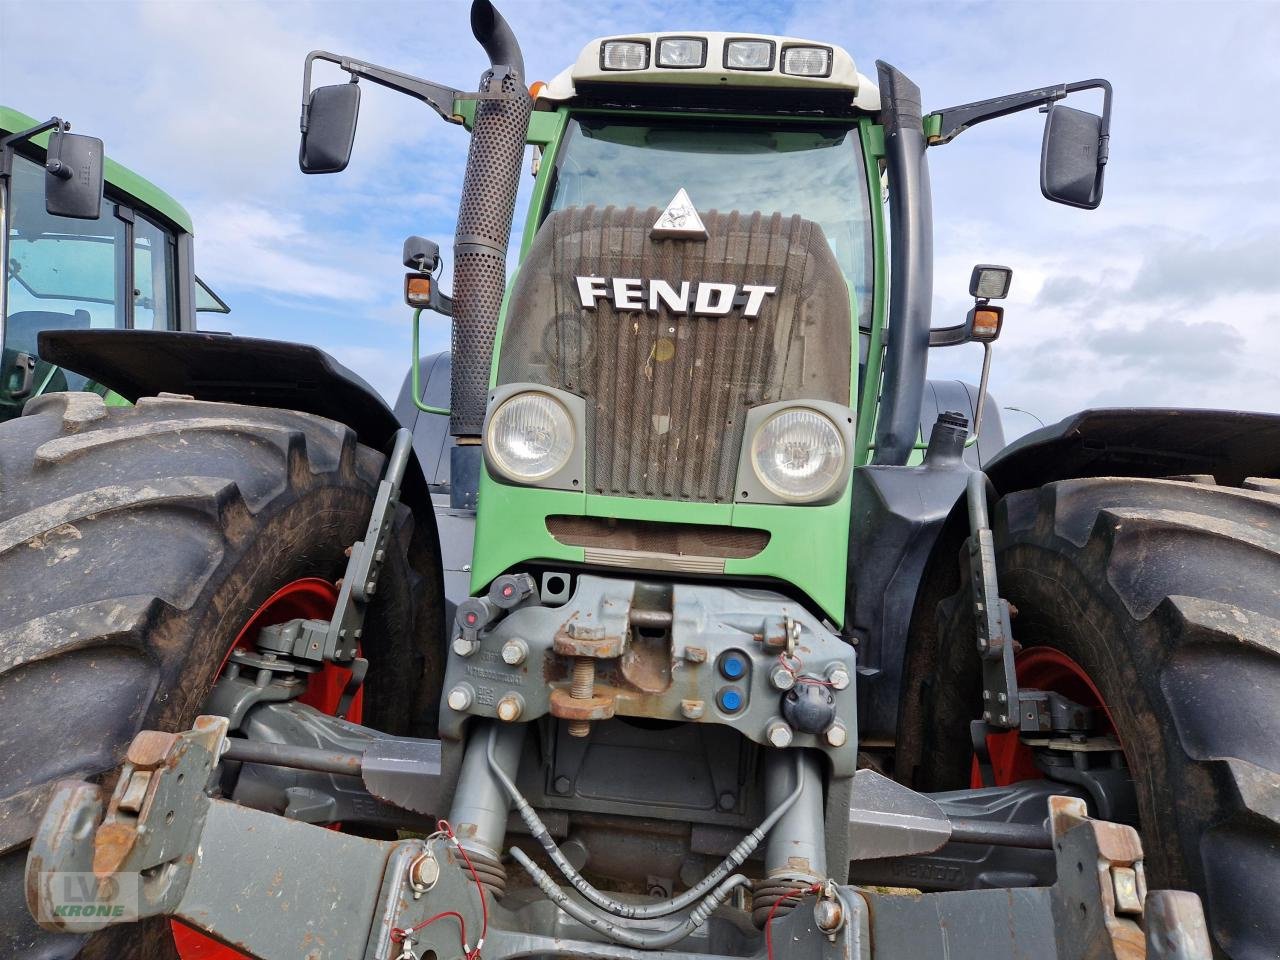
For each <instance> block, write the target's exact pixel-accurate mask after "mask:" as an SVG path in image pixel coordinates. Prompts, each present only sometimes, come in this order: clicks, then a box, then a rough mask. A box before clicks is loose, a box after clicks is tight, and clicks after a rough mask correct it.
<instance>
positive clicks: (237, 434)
mask: <svg viewBox="0 0 1280 960" xmlns="http://www.w3.org/2000/svg"><path fill="white" fill-rule="evenodd" d="M383 463H384V457H383V455H382V454H381V453H379V452H377V451H375V450H372V449H370V448H368V447H365V446H362V445H361V444H359V443H358V442H357V441H356V438H355V434H354V433H353V432H352V431H351V430H350V429H348V428H347V427H345V426H343V425H341V424H338V423H334V422H332V421H329V420H325V419H322V418H320V417H316V416H311V415H309V414H302V413H295V412H292V411H286V410H274V409H264V408H258V407H248V406H239V405H235V404H224V403H204V402H199V401H195V400H191V399H189V398H186V397H176V396H166V395H161V396H160V397H153V398H144V399H142V400H140V401H139V402H138V404H137V406H136V407H108V406H106V405H105V404H104V403H103V401H102V399H101V398H100V397H98V396H97V395H96V394H92V393H61V394H52V395H49V396H44V397H40V398H39V399H37V400H34V401H32V402H31V403H30V404H28V405H27V408H26V410H25V412H24V415H23V416H22V417H20V418H18V419H16V420H13V421H11V422H9V423H7V424H5V425H4V427H3V428H0V584H3V590H0V956H3V957H6V958H11V957H12V958H23V960H34V958H40V960H52V958H55V957H56V958H61V957H72V956H81V957H111V958H135V957H146V958H158V957H168V956H173V955H174V954H173V940H172V937H171V936H170V935H168V925H167V922H163V921H155V920H153V921H147V922H146V923H143V924H141V925H139V926H134V925H127V926H124V927H115V928H111V929H109V930H106V931H103V932H102V933H98V934H95V935H93V936H91V937H90V938H88V940H87V941H86V940H85V939H84V938H81V937H75V936H67V935H54V934H49V933H45V932H44V931H42V930H40V929H39V928H38V927H36V926H35V924H34V922H33V920H32V919H31V917H30V915H29V914H28V912H27V907H26V903H25V899H24V895H23V867H24V863H25V860H26V847H27V843H28V841H29V840H30V838H31V836H32V835H33V833H34V831H35V829H36V827H37V825H38V823H39V819H40V816H41V814H42V813H43V807H44V801H45V798H46V797H47V796H48V793H49V791H50V788H51V787H52V785H53V784H54V783H55V782H56V781H58V780H59V779H63V778H79V779H86V780H96V781H104V780H105V781H106V783H105V786H107V787H109V785H110V783H109V780H110V777H111V774H112V773H113V772H114V770H115V768H116V767H117V765H118V764H119V763H120V761H121V758H122V757H123V754H124V751H125V749H126V747H127V746H128V744H129V743H130V741H131V740H132V738H133V736H134V734H135V733H137V732H138V731H139V730H142V729H160V730H169V731H177V730H183V729H187V728H189V727H190V725H191V723H192V721H193V719H194V718H195V717H196V716H197V714H198V712H199V710H200V707H201V705H202V704H203V703H204V701H205V698H206V697H207V695H208V693H209V691H210V689H211V687H212V685H213V683H214V680H215V677H216V675H217V673H218V671H219V670H220V668H221V666H222V664H223V661H224V659H225V657H226V655H227V653H228V652H229V650H230V648H231V646H232V645H233V643H234V642H235V638H236V636H237V634H238V633H239V631H240V629H241V628H242V627H243V626H244V624H245V622H246V621H247V620H248V619H249V617H250V616H251V615H252V614H253V612H254V611H255V610H257V609H258V607H260V606H261V605H262V604H263V602H264V601H266V600H267V599H268V598H269V597H270V596H271V595H272V594H273V593H275V591H276V590H278V589H279V588H280V587H282V586H283V585H285V584H288V583H290V582H292V581H294V580H297V579H300V578H303V577H321V578H323V579H326V580H329V581H333V580H334V579H336V578H338V577H340V576H341V575H342V571H343V569H344V567H345V563H346V560H345V557H344V553H343V551H344V550H345V549H346V548H347V547H349V546H350V545H351V543H352V542H354V541H355V540H358V539H360V538H361V537H363V535H364V533H365V529H366V526H367V524H368V522H369V512H370V509H371V508H372V505H373V498H374V494H375V491H376V488H377V484H378V482H379V480H380V479H381V471H382V467H383ZM394 537H395V540H394V543H395V549H394V550H393V551H391V555H390V556H389V557H388V560H387V562H386V564H385V565H384V567H383V571H382V576H381V578H380V580H379V585H378V593H377V596H376V599H375V601H374V602H373V603H372V604H371V605H370V607H369V613H368V620H367V622H366V628H365V634H364V635H365V640H364V646H363V653H364V656H365V657H367V658H368V660H369V662H370V668H369V674H368V678H367V680H366V684H365V687H364V703H365V707H364V711H365V712H364V722H365V723H367V724H369V725H370V726H376V727H378V728H379V729H383V730H387V731H389V732H395V733H418V734H421V733H424V732H426V733H429V732H430V730H431V729H433V728H434V718H433V716H432V715H431V714H430V712H429V706H427V707H424V703H426V702H427V701H429V700H430V699H431V698H432V697H433V694H432V693H431V692H430V689H429V687H430V684H428V683H427V682H426V680H427V678H428V677H431V676H433V675H434V676H438V671H439V665H440V657H441V655H442V651H441V649H440V647H441V640H440V638H441V636H442V634H443V628H442V623H441V610H442V600H441V588H440V570H439V562H438V560H437V559H436V552H435V549H434V528H433V527H432V526H431V525H430V521H429V520H428V523H427V524H426V525H425V526H424V527H421V528H419V530H418V532H417V533H416V534H415V532H414V524H413V518H412V517H411V515H410V513H409V511H408V510H407V509H405V508H403V507H402V508H400V510H399V512H398V515H397V518H396V529H395V534H394ZM424 698H425V699H424ZM424 724H425V727H424Z"/></svg>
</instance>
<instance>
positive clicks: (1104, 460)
mask: <svg viewBox="0 0 1280 960" xmlns="http://www.w3.org/2000/svg"><path fill="white" fill-rule="evenodd" d="M1187 474H1202V475H1210V476H1212V477H1214V478H1215V479H1216V480H1217V481H1218V482H1219V483H1222V484H1230V485H1239V484H1240V483H1241V482H1242V481H1243V480H1244V479H1245V478H1246V477H1274V476H1276V475H1277V474H1280V415H1276V414H1271V413H1251V412H1248V411H1243V410H1179V409H1171V408H1150V409H1144V408H1120V409H1108V410H1083V411H1081V412H1080V413H1076V414H1072V415H1071V416H1069V417H1066V418H1065V419H1063V420H1061V421H1059V422H1058V423H1054V424H1050V425H1049V426H1047V427H1044V428H1042V429H1040V430H1036V431H1034V432H1032V433H1028V434H1027V435H1026V436H1024V437H1021V438H1019V439H1018V440H1016V441H1015V442H1013V443H1012V444H1010V445H1009V446H1007V447H1005V448H1004V449H1003V450H1002V451H1000V453H999V454H997V455H996V456H995V457H994V458H992V460H991V461H990V463H988V464H987V476H989V477H990V478H991V482H992V483H993V484H994V485H995V488H996V490H997V491H998V492H999V493H1000V494H1001V495H1002V496H1003V495H1004V494H1007V493H1012V492H1013V491H1015V490H1029V489H1031V488H1033V487H1040V486H1044V485H1045V484H1046V483H1052V482H1053V481H1055V480H1073V479H1076V478H1079V477H1169V476H1182V475H1187Z"/></svg>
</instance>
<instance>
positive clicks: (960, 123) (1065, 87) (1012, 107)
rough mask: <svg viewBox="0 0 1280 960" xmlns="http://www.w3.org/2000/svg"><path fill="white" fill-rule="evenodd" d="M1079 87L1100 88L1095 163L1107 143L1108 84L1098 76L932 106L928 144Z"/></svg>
mask: <svg viewBox="0 0 1280 960" xmlns="http://www.w3.org/2000/svg"><path fill="white" fill-rule="evenodd" d="M1081 90H1101V91H1102V128H1101V137H1100V142H1099V144H1098V158H1099V164H1100V165H1101V164H1104V163H1106V162H1107V159H1106V158H1107V146H1108V143H1109V140H1110V136H1109V134H1110V130H1111V84H1110V83H1108V82H1107V81H1106V80H1103V79H1101V78H1098V79H1094V80H1077V81H1076V82H1075V83H1058V84H1054V85H1053V86H1051V87H1039V88H1037V89H1035V90H1024V91H1023V92H1022V93H1010V94H1007V95H1006V96H1003V97H992V98H991V99H990V100H977V101H975V102H973V103H962V104H960V105H959V106H955V107H947V108H945V109H943V110H935V111H934V112H933V113H932V114H930V116H932V117H937V118H938V132H937V133H934V134H931V135H930V136H929V146H931V147H937V146H941V145H942V144H944V143H950V142H951V141H952V140H954V139H955V138H956V137H958V136H960V134H962V133H964V132H965V131H966V130H968V129H969V128H970V127H972V126H973V125H974V124H976V123H982V122H984V121H986V120H994V119H996V117H1007V116H1008V115H1009V114H1011V113H1018V112H1020V111H1022V110H1030V109H1031V108H1032V107H1045V106H1048V105H1049V104H1051V103H1053V102H1054V101H1056V100H1061V99H1063V98H1064V97H1066V96H1067V94H1069V93H1077V92H1079V91H1081Z"/></svg>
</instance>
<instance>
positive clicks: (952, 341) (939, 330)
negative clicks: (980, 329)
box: [929, 321, 969, 347]
mask: <svg viewBox="0 0 1280 960" xmlns="http://www.w3.org/2000/svg"><path fill="white" fill-rule="evenodd" d="M968 342H969V324H968V322H967V321H966V322H965V323H957V324H955V325H953V326H950V327H934V328H933V329H932V330H930V331H929V346H931V347H958V346H960V344H962V343H968Z"/></svg>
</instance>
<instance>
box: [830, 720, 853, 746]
mask: <svg viewBox="0 0 1280 960" xmlns="http://www.w3.org/2000/svg"><path fill="white" fill-rule="evenodd" d="M826 737H827V744H828V746H832V747H843V746H844V745H845V744H846V743H848V741H849V731H848V730H846V729H845V726H844V724H843V723H841V722H840V721H838V720H837V721H836V722H835V723H833V724H832V725H831V726H829V727H828V728H827V733H826Z"/></svg>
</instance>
